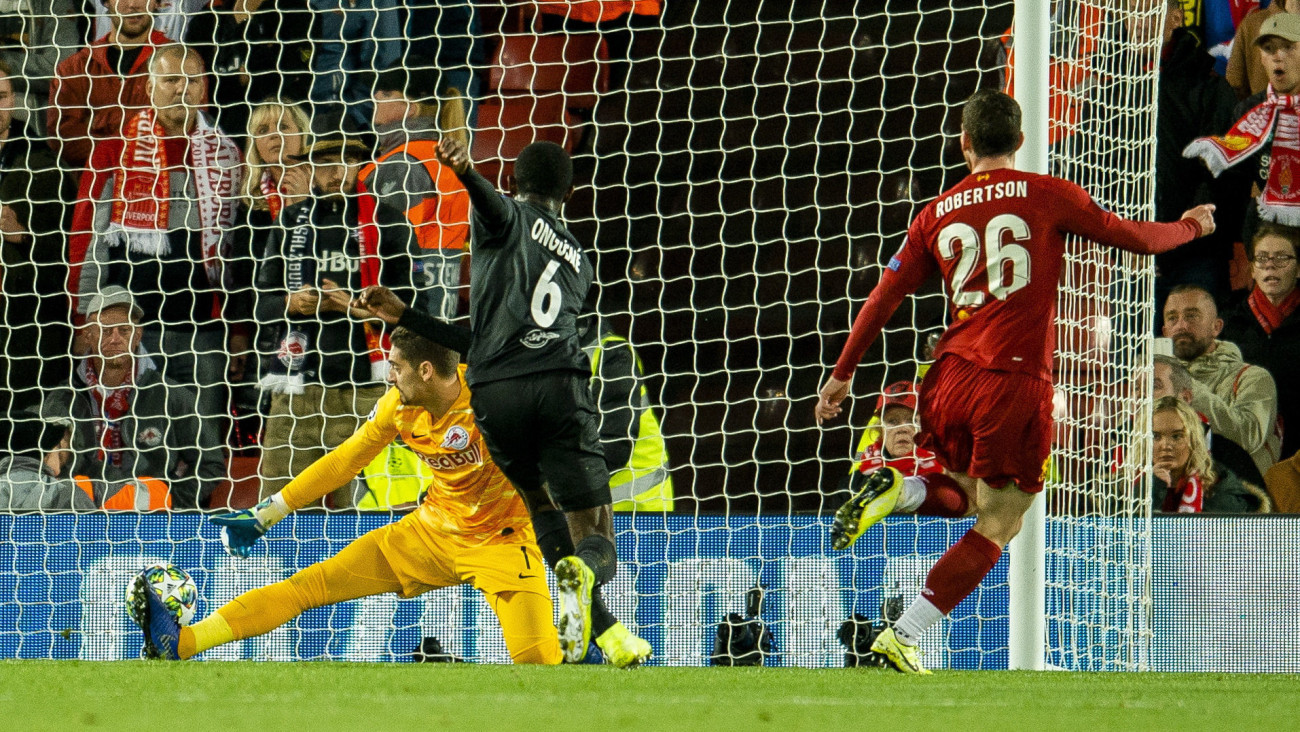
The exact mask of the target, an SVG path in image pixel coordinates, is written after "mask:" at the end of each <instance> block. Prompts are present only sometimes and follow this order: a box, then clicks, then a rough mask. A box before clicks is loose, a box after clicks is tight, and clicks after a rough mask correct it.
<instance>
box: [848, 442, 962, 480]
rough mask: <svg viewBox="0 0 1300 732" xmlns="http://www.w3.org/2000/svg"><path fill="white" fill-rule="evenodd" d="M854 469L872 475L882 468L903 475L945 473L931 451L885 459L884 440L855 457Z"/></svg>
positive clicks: (917, 449)
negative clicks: (891, 469)
mask: <svg viewBox="0 0 1300 732" xmlns="http://www.w3.org/2000/svg"><path fill="white" fill-rule="evenodd" d="M853 460H854V465H853V469H854V470H856V471H858V472H859V473H870V472H873V471H876V470H879V469H881V468H886V467H888V468H893V469H894V470H897V471H898V472H900V473H902V474H903V475H905V476H906V475H929V474H930V473H940V472H943V466H942V465H940V464H939V459H938V458H936V457H935V456H934V453H932V452H930V451H929V450H923V449H921V448H919V447H916V448H913V449H912V453H911V454H910V455H904V456H902V457H885V446H884V440H876V441H875V442H873V443H872V444H870V445H867V447H866V449H864V450H863V451H862V452H859V453H858V454H857V455H854V456H853Z"/></svg>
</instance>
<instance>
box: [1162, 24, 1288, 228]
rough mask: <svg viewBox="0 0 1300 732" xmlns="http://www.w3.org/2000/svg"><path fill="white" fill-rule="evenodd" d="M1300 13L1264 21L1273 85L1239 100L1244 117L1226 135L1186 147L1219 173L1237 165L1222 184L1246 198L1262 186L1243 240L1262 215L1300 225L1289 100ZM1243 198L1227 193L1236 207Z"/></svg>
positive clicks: (1262, 39)
mask: <svg viewBox="0 0 1300 732" xmlns="http://www.w3.org/2000/svg"><path fill="white" fill-rule="evenodd" d="M1297 42H1300V15H1294V14H1292V13H1278V14H1276V15H1274V16H1273V17H1271V18H1269V19H1268V20H1267V21H1265V22H1264V25H1263V27H1261V28H1260V34H1259V38H1258V39H1257V40H1256V41H1255V45H1256V46H1258V47H1259V53H1260V58H1261V61H1262V62H1263V65H1264V68H1265V69H1267V70H1268V78H1269V86H1268V89H1267V90H1265V91H1262V92H1259V93H1258V94H1255V95H1254V96H1251V97H1250V98H1248V99H1247V100H1245V101H1244V102H1242V103H1241V104H1240V105H1238V107H1237V110H1236V114H1237V115H1238V116H1239V118H1240V119H1238V120H1237V122H1236V124H1234V125H1233V126H1232V128H1231V129H1230V130H1228V131H1227V132H1226V133H1225V134H1223V135H1222V136H1211V137H1200V138H1197V139H1196V140H1195V141H1193V142H1192V144H1190V145H1188V146H1187V148H1186V149H1185V150H1183V155H1184V156H1185V157H1189V158H1200V159H1201V160H1202V161H1204V163H1205V165H1206V167H1207V168H1209V170H1210V173H1211V174H1212V175H1214V176H1215V177H1218V176H1220V175H1223V174H1224V172H1225V171H1228V170H1229V169H1232V172H1231V174H1230V175H1227V176H1225V180H1224V181H1222V182H1221V190H1224V191H1233V192H1236V195H1237V196H1238V197H1239V199H1242V200H1244V199H1247V198H1248V197H1249V196H1250V195H1251V194H1248V193H1247V191H1252V193H1253V190H1252V189H1254V190H1257V191H1259V194H1258V197H1257V199H1256V201H1255V206H1249V205H1248V206H1247V208H1246V212H1245V216H1244V219H1245V223H1244V225H1243V226H1242V239H1241V241H1250V240H1251V239H1252V238H1253V234H1254V230H1255V227H1256V226H1257V225H1258V224H1259V222H1260V221H1261V220H1263V221H1276V222H1278V223H1282V224H1287V225H1288V226H1300V194H1298V193H1297V190H1300V189H1298V188H1297V187H1296V186H1295V185H1293V184H1292V182H1291V176H1292V175H1293V173H1292V171H1293V170H1295V169H1296V168H1298V167H1300V120H1298V119H1297V117H1298V116H1300V113H1298V112H1297V110H1296V108H1295V107H1294V106H1293V105H1292V104H1291V103H1290V99H1291V95H1292V94H1294V93H1295V92H1297V91H1300V46H1298V45H1297ZM1239 202H1240V201H1239V200H1227V199H1223V200H1221V201H1220V203H1223V204H1225V205H1226V206H1228V207H1229V208H1231V209H1235V207H1236V206H1237V205H1238V204H1239Z"/></svg>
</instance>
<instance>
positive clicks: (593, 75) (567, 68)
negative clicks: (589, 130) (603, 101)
mask: <svg viewBox="0 0 1300 732" xmlns="http://www.w3.org/2000/svg"><path fill="white" fill-rule="evenodd" d="M608 60H609V52H608V51H607V50H606V48H605V41H604V40H603V39H602V38H601V37H600V35H599V34H597V33H583V34H562V33H553V34H549V33H548V34H540V35H534V34H531V33H523V34H508V35H504V36H502V37H501V43H500V44H499V45H498V46H497V52H496V56H495V58H493V60H492V66H491V68H490V70H489V72H488V88H489V89H490V90H491V91H494V92H497V93H498V94H500V95H502V96H522V95H536V96H546V95H548V94H551V93H554V94H562V95H563V97H564V99H565V106H567V107H568V108H570V109H590V108H592V107H594V106H595V105H596V100H597V99H598V98H599V96H600V95H601V94H604V93H605V92H607V91H609V65H608Z"/></svg>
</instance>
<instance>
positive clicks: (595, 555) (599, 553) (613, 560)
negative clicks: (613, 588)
mask: <svg viewBox="0 0 1300 732" xmlns="http://www.w3.org/2000/svg"><path fill="white" fill-rule="evenodd" d="M574 554H576V555H577V556H578V558H579V559H581V560H582V561H584V562H586V563H587V566H588V567H591V571H592V572H594V573H595V574H596V584H597V585H603V584H605V583H606V582H608V581H610V580H612V579H614V573H615V572H617V571H618V553H617V552H616V551H615V549H614V542H612V541H610V540H609V539H606V538H605V537H603V536H601V535H600V534H592V535H590V536H588V537H587V538H585V539H583V540H582V541H580V542H578V548H577V551H575V552H574Z"/></svg>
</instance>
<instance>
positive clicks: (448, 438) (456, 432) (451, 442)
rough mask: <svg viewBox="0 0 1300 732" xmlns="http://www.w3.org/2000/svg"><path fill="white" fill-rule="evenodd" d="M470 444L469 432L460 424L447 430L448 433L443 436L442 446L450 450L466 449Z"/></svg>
mask: <svg viewBox="0 0 1300 732" xmlns="http://www.w3.org/2000/svg"><path fill="white" fill-rule="evenodd" d="M468 445H469V432H468V431H466V429H465V428H464V427H461V426H460V425H456V426H454V427H452V428H451V429H449V430H447V434H446V435H445V436H444V437H443V438H442V446H443V447H445V448H447V449H448V450H464V449H465V448H466V447H467V446H468Z"/></svg>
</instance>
